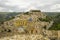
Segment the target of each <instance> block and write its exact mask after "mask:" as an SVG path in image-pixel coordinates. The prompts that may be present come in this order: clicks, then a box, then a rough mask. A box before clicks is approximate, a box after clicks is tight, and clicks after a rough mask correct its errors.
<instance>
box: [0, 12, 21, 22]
mask: <svg viewBox="0 0 60 40" xmlns="http://www.w3.org/2000/svg"><path fill="white" fill-rule="evenodd" d="M18 14H20V12H0V22H4V21H6V20H9V19H10V18H12V17H14V16H16V15H18Z"/></svg>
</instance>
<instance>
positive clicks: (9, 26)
mask: <svg viewBox="0 0 60 40" xmlns="http://www.w3.org/2000/svg"><path fill="white" fill-rule="evenodd" d="M39 18H42V19H44V18H46V15H45V14H43V13H41V11H40V10H30V11H29V12H25V13H22V14H20V15H17V16H15V18H14V19H12V20H9V21H6V22H4V24H3V25H1V27H0V28H1V30H3V33H5V32H7V33H8V32H10V33H12V35H13V34H18V35H19V36H18V35H16V38H17V36H18V38H17V39H16V38H14V37H15V36H14V37H12V38H14V39H13V40H25V39H24V38H25V36H27V37H26V40H51V39H50V38H52V37H53V36H56V37H53V38H57V34H56V35H54V34H53V33H57V32H54V31H48V30H46V29H44V27H46V26H47V25H49V24H50V23H49V22H46V21H41V20H39ZM4 31H5V32H4ZM0 33H2V31H1V32H0ZM10 33H8V34H9V35H10ZM8 34H6V35H8ZM21 34H23V35H24V36H23V35H22V36H23V37H22V39H20V38H21V36H20V35H21ZM26 34H27V35H26ZM32 34H33V37H31V36H32ZM28 35H30V36H28ZM37 35H38V36H37ZM41 36H42V37H41ZM8 39H9V38H8ZM1 40H3V39H1ZM11 40H12V39H11Z"/></svg>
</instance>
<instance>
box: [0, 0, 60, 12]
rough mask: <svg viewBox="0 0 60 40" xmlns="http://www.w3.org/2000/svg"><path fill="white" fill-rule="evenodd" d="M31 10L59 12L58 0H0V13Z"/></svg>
mask: <svg viewBox="0 0 60 40" xmlns="http://www.w3.org/2000/svg"><path fill="white" fill-rule="evenodd" d="M31 9H39V10H41V11H42V12H60V0H0V12H21V11H28V10H31Z"/></svg>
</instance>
